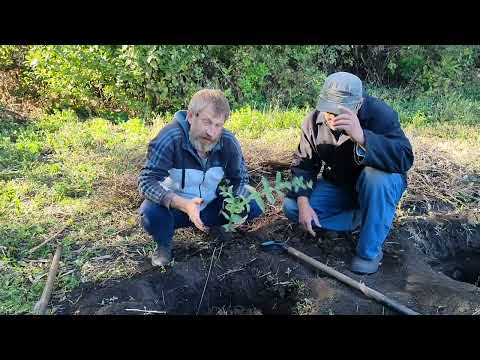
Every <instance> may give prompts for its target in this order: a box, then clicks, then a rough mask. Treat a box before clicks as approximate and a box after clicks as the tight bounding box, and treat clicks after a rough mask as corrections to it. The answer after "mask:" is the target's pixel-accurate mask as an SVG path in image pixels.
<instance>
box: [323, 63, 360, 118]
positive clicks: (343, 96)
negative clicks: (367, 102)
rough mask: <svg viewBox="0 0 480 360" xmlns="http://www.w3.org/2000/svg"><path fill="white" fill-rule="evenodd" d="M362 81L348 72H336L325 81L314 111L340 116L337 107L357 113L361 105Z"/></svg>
mask: <svg viewBox="0 0 480 360" xmlns="http://www.w3.org/2000/svg"><path fill="white" fill-rule="evenodd" d="M362 88H363V86H362V80H360V79H359V78H358V77H357V76H355V75H353V74H350V73H348V72H336V73H333V74H331V75H329V76H328V77H327V78H326V79H325V83H324V84H323V87H322V91H321V92H320V97H319V99H318V103H317V106H316V109H317V110H318V111H321V112H329V113H332V114H340V113H341V111H340V109H339V108H338V105H343V106H345V107H346V108H348V109H350V110H352V111H354V112H357V110H358V109H359V108H360V105H361V103H362V93H363V92H362Z"/></svg>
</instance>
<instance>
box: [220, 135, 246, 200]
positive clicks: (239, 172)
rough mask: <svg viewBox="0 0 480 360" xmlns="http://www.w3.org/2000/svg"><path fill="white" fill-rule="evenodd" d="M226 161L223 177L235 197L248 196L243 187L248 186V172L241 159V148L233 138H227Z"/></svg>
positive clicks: (230, 136) (243, 160) (231, 136)
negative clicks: (231, 188)
mask: <svg viewBox="0 0 480 360" xmlns="http://www.w3.org/2000/svg"><path fill="white" fill-rule="evenodd" d="M227 151H228V160H227V164H226V168H225V177H226V178H227V179H228V180H229V181H230V184H231V185H233V193H234V194H235V195H236V196H240V195H242V196H245V197H247V196H248V195H249V192H248V190H247V189H246V188H245V185H248V181H249V176H248V170H247V167H246V165H245V159H244V158H243V152H242V147H241V145H240V143H239V142H238V140H237V139H236V138H235V137H234V136H233V135H231V134H230V135H229V136H228V150H227Z"/></svg>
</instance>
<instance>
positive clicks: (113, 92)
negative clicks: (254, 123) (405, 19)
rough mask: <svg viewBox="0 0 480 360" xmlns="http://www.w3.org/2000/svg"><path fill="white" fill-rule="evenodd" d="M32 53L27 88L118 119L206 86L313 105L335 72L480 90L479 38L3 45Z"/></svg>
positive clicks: (61, 104) (1, 61) (151, 112)
mask: <svg viewBox="0 0 480 360" xmlns="http://www.w3.org/2000/svg"><path fill="white" fill-rule="evenodd" d="M23 58H24V59H25V62H24V66H23V67H22V72H21V78H22V81H23V84H24V88H25V89H36V92H37V95H38V96H40V97H42V98H45V99H48V100H49V107H50V109H64V108H72V109H74V110H75V111H76V112H77V114H78V115H79V116H92V115H99V116H102V117H104V118H107V119H109V120H110V121H113V122H115V123H119V122H124V121H126V120H127V119H128V117H129V116H142V117H144V118H152V117H154V116H155V114H161V113H164V112H167V111H168V112H173V111H176V110H178V109H180V108H185V107H186V106H187V103H188V100H189V99H190V97H191V95H192V94H193V93H194V92H196V91H197V90H199V89H200V88H203V87H210V88H219V89H222V90H224V91H225V93H226V96H227V98H228V100H229V101H230V103H231V104H232V106H233V107H234V108H238V107H243V106H246V105H250V106H251V107H253V108H256V109H261V108H264V107H267V106H270V105H274V106H278V107H280V108H285V107H300V108H302V107H311V106H313V105H314V104H315V102H316V99H317V97H318V94H319V92H320V89H321V86H322V84H323V81H324V79H325V77H326V76H327V75H328V74H329V73H331V72H334V71H350V72H353V73H355V74H357V75H359V76H360V77H361V78H362V79H363V80H364V82H365V84H366V85H367V86H376V87H380V86H388V87H397V88H400V89H404V90H405V92H404V95H406V96H407V97H408V98H409V99H412V98H415V97H416V96H418V95H422V94H425V95H428V96H434V97H438V96H443V95H447V94H450V93H451V92H452V91H456V92H460V93H462V94H467V93H468V94H467V95H468V97H469V98H472V99H475V98H478V97H479V95H480V77H479V76H480V73H479V70H478V68H479V65H480V46H458V45H455V46H453V45H449V46H436V45H409V46H398V45H388V46H385V45H375V46H367V45H242V46H233V45H124V46H116V45H115V46H106V45H105V46H99V45H69V46H59V45H40V46H29V47H18V46H1V47H0V68H1V67H2V66H14V65H13V64H14V63H16V64H18V63H19V61H20V60H21V59H23Z"/></svg>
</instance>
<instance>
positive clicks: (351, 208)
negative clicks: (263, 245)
mask: <svg viewBox="0 0 480 360" xmlns="http://www.w3.org/2000/svg"><path fill="white" fill-rule="evenodd" d="M412 163H413V152H412V146H411V144H410V142H409V140H408V139H407V137H406V136H405V134H404V132H403V130H402V129H401V127H400V122H399V118H398V114H397V112H395V111H394V110H393V109H392V108H391V107H390V106H388V105H387V104H386V103H384V102H383V101H381V100H379V99H376V98H374V97H372V96H369V95H367V94H364V93H363V86H362V81H361V80H360V79H359V78H358V77H357V76H355V75H353V74H350V73H347V72H337V73H334V74H331V75H330V76H328V77H327V79H326V80H325V84H324V85H323V88H322V91H321V94H320V97H319V100H318V103H317V106H316V109H315V110H314V111H312V112H311V113H309V114H308V115H307V116H306V118H305V119H304V121H303V124H302V133H301V139H300V144H299V145H298V149H297V151H296V152H295V154H294V158H293V161H292V165H291V171H292V175H293V176H298V177H303V178H304V179H305V180H306V181H308V180H313V181H314V186H313V189H306V190H304V189H300V190H298V191H296V192H294V191H290V192H289V193H288V194H287V197H285V200H284V204H283V210H284V212H285V214H286V216H287V217H288V218H289V219H290V220H291V221H294V222H298V223H299V224H300V226H301V227H302V228H303V229H305V230H306V231H308V232H309V233H310V234H312V235H313V236H315V231H314V228H315V227H317V228H323V229H327V230H333V231H352V230H355V229H357V228H359V230H360V233H359V239H358V244H357V248H356V255H355V256H354V257H353V260H352V263H351V270H352V271H353V272H355V273H359V274H373V273H375V272H377V270H378V267H379V265H380V262H381V260H382V258H383V252H382V248H383V243H384V242H385V239H386V237H387V235H388V233H389V231H390V228H391V226H392V223H393V219H394V216H395V211H396V207H397V204H398V202H399V201H400V198H401V196H402V194H403V193H404V191H405V189H406V187H407V177H406V173H407V171H408V169H410V167H411V166H412ZM322 166H323V171H322V176H321V178H319V179H317V175H318V174H319V173H320V171H321V169H322Z"/></svg>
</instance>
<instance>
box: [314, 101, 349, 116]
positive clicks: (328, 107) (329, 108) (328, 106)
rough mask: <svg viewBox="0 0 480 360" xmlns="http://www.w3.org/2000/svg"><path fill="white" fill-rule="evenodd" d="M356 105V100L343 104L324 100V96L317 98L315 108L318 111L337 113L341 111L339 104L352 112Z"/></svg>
mask: <svg viewBox="0 0 480 360" xmlns="http://www.w3.org/2000/svg"><path fill="white" fill-rule="evenodd" d="M357 105H358V103H357V102H354V103H346V104H345V103H337V102H334V101H329V100H326V99H324V98H320V99H319V100H318V103H317V106H316V109H317V110H318V111H320V112H329V113H332V114H335V115H338V114H340V113H341V112H342V110H341V109H340V108H339V106H344V107H346V108H347V109H350V110H352V111H353V112H356V108H357Z"/></svg>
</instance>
